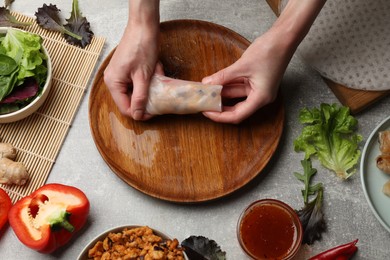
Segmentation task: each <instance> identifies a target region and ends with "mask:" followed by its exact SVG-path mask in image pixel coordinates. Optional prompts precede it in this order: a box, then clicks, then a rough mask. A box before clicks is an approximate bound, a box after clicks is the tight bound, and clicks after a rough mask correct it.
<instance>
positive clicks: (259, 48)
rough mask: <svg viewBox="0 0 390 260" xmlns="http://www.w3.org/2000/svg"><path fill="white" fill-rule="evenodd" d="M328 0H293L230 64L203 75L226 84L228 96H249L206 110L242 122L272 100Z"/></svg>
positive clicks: (222, 118) (209, 81) (210, 81)
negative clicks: (293, 58) (292, 60)
mask: <svg viewBox="0 0 390 260" xmlns="http://www.w3.org/2000/svg"><path fill="white" fill-rule="evenodd" d="M325 2H326V0H290V1H289V2H288V4H287V6H286V8H285V9H284V10H283V12H282V13H281V14H280V16H279V18H278V19H277V20H276V21H275V23H274V24H273V25H272V27H271V28H270V29H269V30H268V31H267V32H266V33H264V34H263V35H261V36H260V37H258V38H257V39H256V40H255V41H254V42H253V43H252V44H251V45H250V46H249V47H248V49H247V50H246V51H245V52H244V54H243V55H242V57H241V58H240V59H238V60H237V61H236V62H235V63H234V64H232V65H231V66H229V67H227V68H225V69H223V70H221V71H219V72H217V73H215V74H213V75H211V76H209V77H206V78H204V79H203V83H207V84H220V85H224V88H223V90H222V95H223V96H224V97H226V98H238V97H246V99H245V100H244V101H242V102H239V103H237V104H235V105H234V106H225V107H223V111H222V112H221V113H219V112H205V113H204V115H205V116H207V117H209V118H210V119H212V120H214V121H216V122H224V123H240V122H241V121H243V120H244V119H246V118H247V117H249V116H250V115H251V114H253V113H254V112H255V111H256V110H258V109H259V108H260V107H262V106H264V105H266V104H268V103H270V102H272V101H273V100H274V99H275V98H276V96H277V92H278V88H279V84H280V82H281V79H282V77H283V74H284V72H285V70H286V68H287V65H288V63H289V62H290V60H291V58H292V56H293V54H294V52H295V51H296V49H297V47H298V45H299V44H300V42H301V41H302V40H303V39H304V37H305V36H306V34H307V33H308V31H309V30H310V27H311V26H312V24H313V22H314V20H315V19H316V17H317V15H318V13H319V12H320V10H321V9H322V7H323V5H324V4H325Z"/></svg>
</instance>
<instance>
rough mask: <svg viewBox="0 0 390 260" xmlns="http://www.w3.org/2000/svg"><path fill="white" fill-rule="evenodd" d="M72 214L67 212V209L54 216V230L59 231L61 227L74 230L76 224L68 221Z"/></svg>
mask: <svg viewBox="0 0 390 260" xmlns="http://www.w3.org/2000/svg"><path fill="white" fill-rule="evenodd" d="M70 215H71V214H70V213H69V212H66V211H63V212H61V213H60V214H59V215H58V216H56V217H55V218H53V219H52V221H51V222H50V227H51V229H52V230H53V231H58V230H61V228H64V229H65V230H67V231H69V232H73V231H74V226H73V225H72V224H70V222H69V221H68V219H69V217H70Z"/></svg>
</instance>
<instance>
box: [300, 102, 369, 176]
mask: <svg viewBox="0 0 390 260" xmlns="http://www.w3.org/2000/svg"><path fill="white" fill-rule="evenodd" d="M299 120H300V122H301V123H302V124H304V125H305V126H304V128H303V130H302V133H301V135H300V136H299V137H298V138H297V139H296V140H295V141H294V149H295V151H297V152H299V151H303V152H305V158H306V159H308V158H310V157H312V156H316V157H317V158H318V159H319V161H320V162H321V163H322V165H323V166H325V167H326V168H328V169H330V170H332V171H334V172H335V173H336V174H337V176H338V177H340V178H342V179H347V178H349V177H350V176H352V175H353V174H354V173H355V172H356V168H355V166H356V165H357V163H358V160H359V158H360V154H361V151H360V150H359V143H360V142H361V141H362V139H363V138H362V136H361V135H359V134H357V133H355V131H356V129H357V125H358V121H357V119H356V118H354V117H353V116H352V115H350V111H349V108H348V107H344V106H338V105H337V104H333V105H330V104H321V106H320V109H318V108H313V109H308V108H304V109H302V110H301V112H300V115H299Z"/></svg>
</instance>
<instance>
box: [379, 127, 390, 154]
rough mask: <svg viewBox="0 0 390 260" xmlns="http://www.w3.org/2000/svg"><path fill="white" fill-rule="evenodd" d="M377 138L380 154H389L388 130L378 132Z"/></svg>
mask: <svg viewBox="0 0 390 260" xmlns="http://www.w3.org/2000/svg"><path fill="white" fill-rule="evenodd" d="M378 140H379V149H380V151H381V152H382V154H390V130H386V131H381V132H379V138H378Z"/></svg>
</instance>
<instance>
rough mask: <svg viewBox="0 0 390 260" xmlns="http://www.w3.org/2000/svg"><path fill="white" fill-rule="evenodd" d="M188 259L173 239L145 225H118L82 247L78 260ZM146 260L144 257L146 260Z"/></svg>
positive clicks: (177, 242)
mask: <svg viewBox="0 0 390 260" xmlns="http://www.w3.org/2000/svg"><path fill="white" fill-rule="evenodd" d="M127 257H128V258H130V259H139V258H141V257H142V258H141V259H143V258H146V259H178V260H180V259H183V260H184V259H188V258H187V256H186V255H185V253H184V249H183V248H182V247H181V246H180V243H179V241H178V240H177V239H176V238H170V237H169V236H167V235H166V234H164V233H162V232H160V231H158V230H155V229H152V228H150V227H148V226H132V225H127V226H119V227H114V228H111V229H109V230H106V231H104V232H102V233H101V234H100V235H98V236H96V237H95V238H94V239H93V240H92V241H91V242H90V243H89V244H88V245H86V246H85V247H84V249H83V250H82V252H81V253H80V255H79V256H78V258H77V259H78V260H88V259H100V258H104V259H127ZM147 257H148V258H147Z"/></svg>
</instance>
